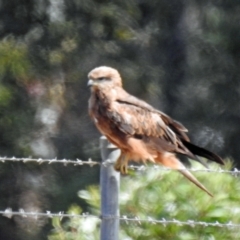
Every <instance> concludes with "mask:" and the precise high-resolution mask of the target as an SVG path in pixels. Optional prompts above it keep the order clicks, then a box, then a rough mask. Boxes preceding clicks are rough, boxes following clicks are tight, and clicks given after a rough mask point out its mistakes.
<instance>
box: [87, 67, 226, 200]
mask: <svg viewBox="0 0 240 240" xmlns="http://www.w3.org/2000/svg"><path fill="white" fill-rule="evenodd" d="M88 79H89V80H88V86H89V87H90V88H91V97H90V99H89V114H90V117H91V118H92V119H93V121H94V123H95V125H96V127H97V128H98V130H99V131H100V132H101V133H102V134H103V135H105V136H106V137H107V139H108V140H109V141H110V142H111V143H113V144H115V145H116V146H117V147H118V148H119V149H120V150H121V154H120V157H119V158H118V160H117V161H116V163H115V169H116V170H117V171H120V172H121V173H122V174H126V173H127V167H128V161H129V160H133V161H143V162H144V163H145V162H146V161H147V160H148V161H151V162H153V163H157V164H162V165H164V166H166V167H169V168H172V169H176V170H178V171H179V172H180V173H182V174H183V175H184V176H185V177H186V178H188V179H189V180H190V181H192V182H193V183H194V184H195V185H197V186H198V187H199V188H201V189H202V190H203V191H205V192H206V193H208V194H209V195H210V196H212V194H211V193H210V192H209V191H208V190H207V189H206V188H205V187H204V186H203V185H202V184H201V183H200V182H199V181H198V180H197V179H196V178H195V177H194V176H193V175H192V174H191V172H189V171H188V170H187V169H186V167H185V166H184V165H183V164H182V163H181V162H180V160H179V159H178V158H177V156H176V154H182V155H185V156H187V157H189V158H191V159H194V160H197V161H199V158H198V157H197V156H201V157H204V158H207V159H209V160H211V161H214V162H217V163H219V164H224V163H223V161H222V159H221V158H220V157H219V156H218V155H216V154H215V153H212V152H210V151H208V150H206V149H204V148H201V147H198V146H196V145H194V144H192V143H191V142H190V140H189V138H188V136H187V134H186V132H187V129H186V128H185V127H184V126H183V125H182V124H181V123H179V122H177V121H175V120H173V119H172V118H171V117H169V116H168V115H166V114H165V113H163V112H161V111H159V110H157V109H155V108H153V107H152V106H151V105H149V104H147V103H146V102H144V101H142V100H140V99H138V98H136V97H134V96H132V95H130V94H129V93H128V92H126V91H125V90H124V89H123V87H122V79H121V76H120V74H119V72H118V71H117V70H116V69H114V68H111V67H106V66H101V67H97V68H94V69H93V70H92V71H91V72H90V73H89V74H88Z"/></svg>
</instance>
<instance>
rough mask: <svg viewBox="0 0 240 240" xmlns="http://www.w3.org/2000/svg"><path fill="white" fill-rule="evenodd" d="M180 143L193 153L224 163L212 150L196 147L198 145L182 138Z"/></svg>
mask: <svg viewBox="0 0 240 240" xmlns="http://www.w3.org/2000/svg"><path fill="white" fill-rule="evenodd" d="M182 143H183V144H184V146H185V147H186V148H188V150H189V151H190V152H192V153H193V154H194V155H198V156H201V157H205V158H207V159H209V160H212V161H213V162H216V163H219V164H222V165H224V162H223V160H222V159H221V158H220V157H219V156H218V155H217V154H215V153H213V152H210V151H208V150H206V149H204V148H201V147H198V146H196V145H194V144H192V143H190V142H187V141H184V140H182Z"/></svg>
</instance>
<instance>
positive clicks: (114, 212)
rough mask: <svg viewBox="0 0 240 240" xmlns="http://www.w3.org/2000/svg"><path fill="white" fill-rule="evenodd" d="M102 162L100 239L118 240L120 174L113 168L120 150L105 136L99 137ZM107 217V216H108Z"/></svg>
mask: <svg viewBox="0 0 240 240" xmlns="http://www.w3.org/2000/svg"><path fill="white" fill-rule="evenodd" d="M100 148H101V157H102V163H104V162H106V161H107V162H106V163H107V164H106V165H105V166H104V164H102V165H101V171H100V186H101V216H102V222H101V238H100V239H101V240H118V234H119V219H117V218H111V216H112V217H114V216H116V217H117V216H119V208H118V193H119V179H120V174H119V172H116V171H115V170H114V168H113V165H114V162H115V161H116V160H117V158H118V157H119V156H120V150H119V149H117V147H116V146H114V145H113V144H110V143H109V142H108V140H107V139H106V137H104V136H102V137H101V138H100ZM108 217H109V218H108Z"/></svg>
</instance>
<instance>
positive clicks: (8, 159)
mask: <svg viewBox="0 0 240 240" xmlns="http://www.w3.org/2000/svg"><path fill="white" fill-rule="evenodd" d="M0 162H3V163H4V162H23V163H28V162H35V163H38V164H42V163H48V164H52V163H62V164H64V165H65V166H66V165H68V164H73V165H74V166H82V165H89V166H90V167H93V166H95V165H99V164H100V163H99V162H96V161H92V159H91V158H89V159H88V160H87V161H83V160H80V159H78V158H77V159H76V160H70V159H62V160H60V159H56V158H54V159H42V158H31V157H28V158H16V157H0Z"/></svg>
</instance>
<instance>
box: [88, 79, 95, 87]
mask: <svg viewBox="0 0 240 240" xmlns="http://www.w3.org/2000/svg"><path fill="white" fill-rule="evenodd" d="M93 84H94V81H93V80H92V79H89V80H88V83H87V86H88V87H91V86H92V85H93Z"/></svg>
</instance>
